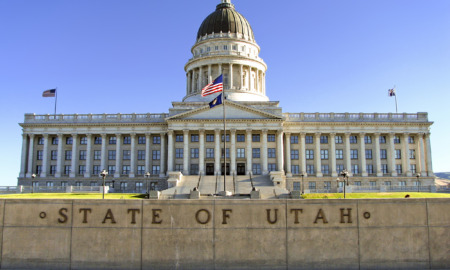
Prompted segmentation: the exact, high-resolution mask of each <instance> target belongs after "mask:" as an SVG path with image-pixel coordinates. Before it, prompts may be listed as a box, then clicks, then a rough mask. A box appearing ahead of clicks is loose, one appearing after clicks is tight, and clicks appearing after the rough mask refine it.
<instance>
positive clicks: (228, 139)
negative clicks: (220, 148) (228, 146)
mask: <svg viewBox="0 0 450 270" xmlns="http://www.w3.org/2000/svg"><path fill="white" fill-rule="evenodd" d="M229 141H230V134H227V142H229ZM221 142H223V135H222V138H221Z"/></svg>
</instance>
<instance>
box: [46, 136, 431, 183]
mask: <svg viewBox="0 0 450 270" xmlns="http://www.w3.org/2000/svg"><path fill="white" fill-rule="evenodd" d="M422 141H423V140H422ZM422 144H423V143H422ZM43 155H44V156H43V157H42V171H41V177H47V167H48V134H44V151H43Z"/></svg>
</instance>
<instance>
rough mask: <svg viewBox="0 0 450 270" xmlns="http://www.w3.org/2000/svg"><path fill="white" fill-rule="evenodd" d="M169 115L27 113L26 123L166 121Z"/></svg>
mask: <svg viewBox="0 0 450 270" xmlns="http://www.w3.org/2000/svg"><path fill="white" fill-rule="evenodd" d="M168 116H169V115H168V114H165V113H161V114H151V113H145V114H136V113H132V114H120V113H118V114H56V115H53V114H31V113H27V114H25V123H26V124H34V123H36V124H49V123H116V122H120V123H148V122H164V121H165V118H167V117H168Z"/></svg>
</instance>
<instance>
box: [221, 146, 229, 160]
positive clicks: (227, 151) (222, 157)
mask: <svg viewBox="0 0 450 270" xmlns="http://www.w3.org/2000/svg"><path fill="white" fill-rule="evenodd" d="M221 153H222V158H223V148H222V149H221ZM227 158H230V148H227Z"/></svg>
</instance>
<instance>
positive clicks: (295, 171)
mask: <svg viewBox="0 0 450 270" xmlns="http://www.w3.org/2000/svg"><path fill="white" fill-rule="evenodd" d="M299 171H300V167H299V166H298V165H291V173H292V174H299Z"/></svg>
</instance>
